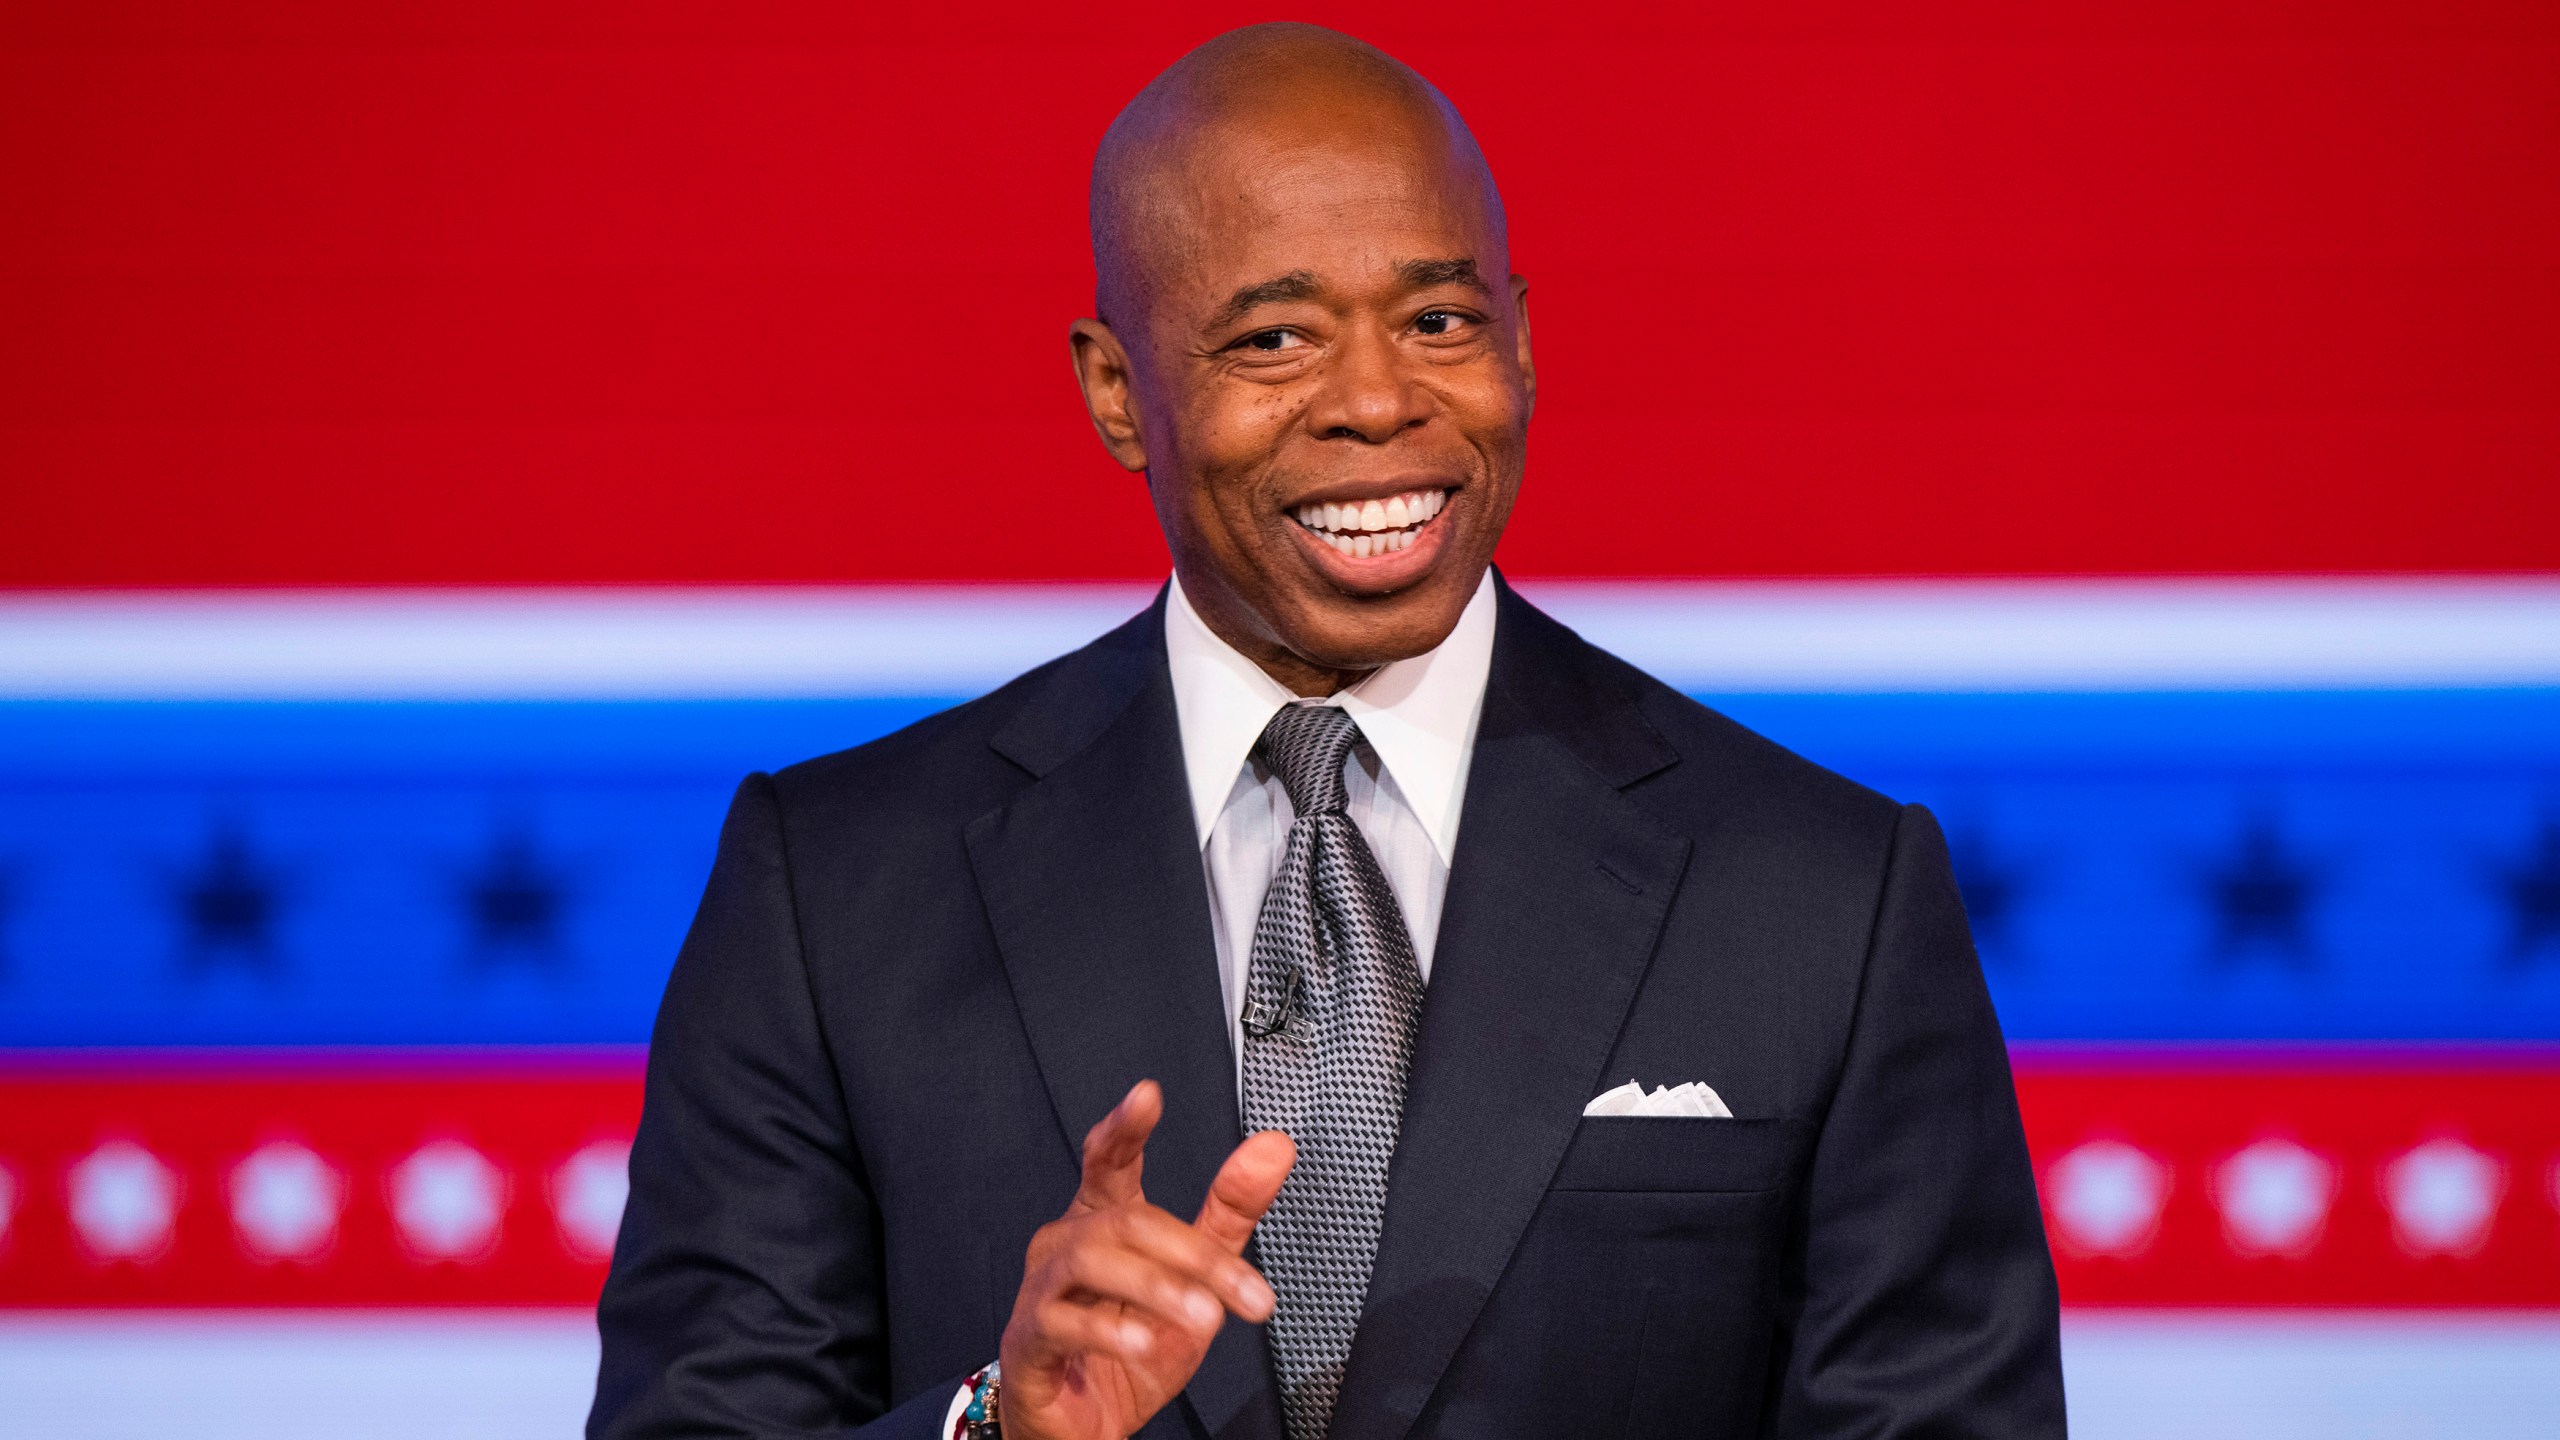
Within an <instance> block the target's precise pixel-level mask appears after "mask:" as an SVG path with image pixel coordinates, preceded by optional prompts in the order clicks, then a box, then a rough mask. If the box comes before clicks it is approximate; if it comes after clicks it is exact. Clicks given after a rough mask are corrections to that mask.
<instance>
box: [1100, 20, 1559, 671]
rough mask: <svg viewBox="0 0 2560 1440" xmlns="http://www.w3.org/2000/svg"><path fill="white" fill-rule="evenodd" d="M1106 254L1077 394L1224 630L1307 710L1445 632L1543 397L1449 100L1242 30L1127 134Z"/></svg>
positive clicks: (1364, 65) (1513, 483) (1106, 161)
mask: <svg viewBox="0 0 2560 1440" xmlns="http://www.w3.org/2000/svg"><path fill="white" fill-rule="evenodd" d="M1093 259H1094V268H1095V270H1096V271H1097V272H1098V275H1099V284H1098V287H1097V288H1098V291H1099V293H1098V295H1097V297H1096V298H1097V300H1098V302H1099V304H1100V306H1101V311H1102V313H1101V316H1100V318H1098V319H1086V320H1079V321H1077V322H1075V324H1074V325H1073V326H1071V327H1069V330H1070V344H1071V346H1072V348H1073V350H1074V356H1075V364H1076V378H1077V382H1078V383H1079V384H1080V385H1081V386H1082V387H1083V389H1084V396H1085V406H1086V409H1087V411H1088V413H1089V414H1090V415H1091V416H1092V418H1093V425H1094V431H1095V433H1096V434H1098V435H1099V436H1100V437H1101V438H1102V443H1103V445H1104V447H1105V448H1106V449H1108V450H1109V451H1110V452H1111V456H1112V458H1113V459H1115V460H1117V461H1118V462H1119V463H1120V464H1121V465H1123V466H1125V467H1127V468H1128V469H1130V470H1134V471H1139V472H1141V473H1143V474H1144V475H1145V476H1146V477H1147V490H1148V493H1149V495H1150V496H1151V497H1152V499H1153V501H1154V504H1155V509H1156V520H1157V523H1158V524H1159V525H1161V526H1162V527H1163V529H1164V536H1165V543H1166V546H1167V547H1168V548H1169V549H1170V550H1171V551H1172V552H1173V568H1174V573H1175V574H1176V575H1177V576H1179V577H1180V578H1181V581H1182V593H1183V595H1184V597H1185V598H1187V599H1188V600H1189V601H1190V602H1191V604H1192V606H1193V607H1194V608H1195V609H1196V610H1197V611H1198V612H1199V615H1200V617H1201V619H1202V620H1204V621H1206V622H1207V623H1208V626H1209V628H1210V629H1211V630H1213V631H1215V632H1216V633H1217V634H1218V635H1219V636H1220V637H1221V638H1223V639H1224V640H1225V641H1226V642H1227V643H1228V644H1229V645H1231V646H1233V647H1235V648H1236V649H1237V650H1238V651H1240V652H1241V653H1243V654H1245V655H1246V656H1248V657H1250V658H1251V659H1252V660H1253V661H1254V662H1255V663H1257V664H1259V665H1260V666H1261V667H1262V668H1263V670H1264V672H1265V673H1267V674H1269V675H1271V676H1272V677H1273V678H1275V679H1277V680H1279V681H1280V682H1281V683H1282V684H1284V685H1287V686H1289V687H1290V688H1292V689H1294V690H1296V691H1297V692H1298V693H1300V694H1305V695H1321V694H1325V693H1328V692H1329V691H1331V690H1333V689H1337V688H1339V687H1341V686H1343V685H1346V684H1350V683H1352V682H1353V681H1354V680H1356V679H1357V678H1358V677H1359V676H1360V675H1363V674H1365V673H1367V672H1368V671H1369V670H1371V669H1373V668H1374V667H1376V666H1378V665H1381V664H1383V663H1385V662H1387V661H1390V660H1395V659H1400V658H1403V657H1405V656H1411V655H1419V654H1422V653H1423V652H1424V651H1427V650H1429V649H1431V648H1432V647H1434V646H1436V645H1438V644H1439V643H1440V642H1441V641H1442V640H1444V639H1446V638H1447V637H1448V635H1449V632H1450V630H1451V628H1452V627H1453V626H1455V625H1456V624H1457V620H1458V616H1459V614H1460V613H1461V612H1463V611H1464V610H1465V608H1466V606H1467V605H1468V603H1469V602H1470V600H1471V599H1472V598H1473V597H1474V596H1475V594H1476V593H1477V591H1478V588H1479V586H1480V584H1481V582H1482V581H1483V579H1484V573H1485V567H1486V565H1487V564H1489V563H1490V562H1491V560H1492V558H1493V549H1494V545H1495V543H1496V542H1497V541H1499V540H1500V539H1501V537H1502V529H1503V526H1504V524H1505V523H1506V522H1507V521H1508V519H1509V517H1510V514H1511V504H1512V500H1513V498H1514V497H1515V496H1516V495H1517V494H1518V492H1519V487H1520V475H1521V470H1522V466H1523V463H1524V457H1525V455H1526V453H1527V442H1528V424H1529V414H1530V411H1531V409H1532V408H1533V407H1534V405H1535V402H1536V397H1537V381H1536V376H1535V373H1534V372H1533V370H1532V369H1531V366H1530V362H1529V312H1528V307H1527V295H1528V286H1527V282H1525V281H1523V280H1522V279H1521V278H1520V277H1519V276H1517V275H1515V274H1512V273H1511V251H1510V245H1509V243H1508V241H1507V240H1506V239H1505V237H1504V234H1503V221H1502V202H1501V199H1500V198H1499V197H1498V196H1497V195H1496V193H1495V191H1494V188H1493V177H1492V176H1491V175H1490V174H1488V173H1487V172H1486V169H1485V163H1484V156H1483V155H1482V153H1480V152H1479V151H1478V150H1477V149H1476V142H1475V140H1474V138H1473V137H1472V136H1470V135H1468V134H1467V127H1466V126H1465V124H1464V123H1462V122H1461V121H1460V120H1459V119H1458V115H1457V112H1456V111H1455V110H1453V109H1451V108H1450V106H1449V102H1448V101H1447V100H1445V99H1443V98H1441V95H1440V92H1439V91H1437V90H1434V89H1432V88H1431V86H1430V85H1428V84H1427V83H1425V82H1424V81H1423V79H1422V77H1421V76H1419V75H1416V74H1414V73H1413V72H1412V71H1411V70H1409V69H1406V68H1405V67H1404V66H1403V65H1401V64H1399V63H1397V62H1396V61H1395V60H1392V59H1390V58H1388V57H1387V56H1385V55H1383V54H1380V53H1379V52H1378V51H1377V50H1375V49H1372V48H1371V47H1369V46H1367V45H1363V44H1361V43H1360V42H1359V41H1357V40H1353V39H1351V38H1349V37H1348V36H1343V35H1337V34H1335V33H1334V32H1332V31H1330V30H1319V29H1317V28H1315V27H1314V26H1311V25H1257V26H1254V27H1252V28H1250V29H1246V30H1238V31H1235V32H1233V33H1232V34H1228V35H1222V36H1220V37H1219V38H1217V39H1215V40H1212V41H1210V42H1209V43H1208V44H1206V45H1203V46H1201V47H1200V48H1199V49H1197V50H1194V51H1192V52H1191V53H1190V54H1189V55H1186V56H1184V57H1183V58H1182V59H1181V60H1180V61H1178V62H1177V63H1176V64H1175V65H1174V66H1173V68H1172V69H1170V70H1167V71H1166V72H1164V74H1162V75H1160V76H1158V77H1156V80H1155V82H1154V83H1153V84H1151V85H1149V86H1148V87H1147V88H1146V89H1145V90H1144V91H1143V92H1141V93H1140V94H1139V96H1138V98H1137V99H1135V100H1133V101H1131V102H1130V103H1129V107H1128V108H1127V109H1126V110H1123V111H1122V112H1121V113H1120V118H1119V119H1118V120H1116V121H1114V122H1113V123H1112V126H1111V130H1110V133H1109V134H1108V135H1106V136H1104V137H1103V141H1102V149H1101V153H1100V154H1098V155H1097V156H1096V157H1095V159H1094V167H1093Z"/></svg>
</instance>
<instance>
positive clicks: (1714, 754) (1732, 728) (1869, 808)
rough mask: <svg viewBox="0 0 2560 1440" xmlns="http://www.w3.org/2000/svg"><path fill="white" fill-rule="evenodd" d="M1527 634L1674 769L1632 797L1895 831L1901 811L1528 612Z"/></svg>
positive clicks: (1573, 684) (1574, 684) (1578, 687)
mask: <svg viewBox="0 0 2560 1440" xmlns="http://www.w3.org/2000/svg"><path fill="white" fill-rule="evenodd" d="M1520 613H1521V617H1522V621H1523V623H1524V624H1526V625H1527V626H1530V627H1534V628H1536V629H1539V630H1541V631H1544V632H1546V633H1544V634H1542V635H1541V636H1540V637H1539V639H1538V649H1539V652H1540V654H1541V655H1542V656H1543V657H1545V658H1546V659H1547V660H1548V662H1549V663H1550V664H1555V665H1558V666H1561V667H1563V668H1564V669H1565V670H1566V671H1567V672H1568V673H1567V674H1565V675H1563V676H1560V677H1558V678H1559V679H1561V680H1562V681H1564V683H1565V685H1567V686H1569V687H1570V688H1571V689H1572V690H1574V691H1578V692H1580V693H1582V694H1583V695H1586V696H1589V697H1592V698H1593V699H1595V700H1597V699H1602V698H1604V697H1615V698H1617V699H1620V700H1621V701H1622V702H1623V703H1625V704H1628V705H1631V706H1632V707H1633V708H1634V710H1635V711H1636V713H1637V714H1638V715H1640V716H1642V717H1643V721H1644V723H1645V725H1647V726H1648V727H1650V729H1651V730H1652V732H1653V733H1654V734H1655V735H1657V736H1659V737H1660V739H1661V742H1662V744H1663V745H1664V746H1665V747H1667V748H1668V750H1669V751H1670V752H1672V753H1673V754H1675V755H1676V756H1677V757H1678V759H1677V762H1676V763H1674V764H1671V765H1668V766H1665V767H1662V768H1661V769H1659V770H1657V771H1655V772H1654V773H1652V774H1650V775H1648V776H1646V777H1645V778H1644V779H1642V780H1640V781H1639V782H1637V784H1636V785H1635V786H1634V787H1633V791H1632V792H1631V793H1634V794H1637V795H1639V796H1642V797H1645V798H1646V799H1649V800H1651V801H1652V802H1653V803H1654V804H1655V805H1656V806H1659V805H1661V804H1664V803H1671V804H1677V805H1681V806H1683V807H1699V806H1707V807H1713V808H1714V809H1715V811H1716V812H1717V813H1718V814H1719V815H1720V816H1722V817H1724V818H1726V819H1730V818H1733V817H1734V816H1736V815H1750V816H1756V817H1762V818H1764V819H1766V820H1769V821H1771V822H1778V823H1790V824H1796V825H1807V824H1810V825H1815V826H1833V825H1837V826H1847V827H1849V828H1851V829H1852V830H1854V831H1856V832H1859V833H1861V834H1871V833H1873V832H1875V831H1876V830H1878V829H1879V828H1881V829H1883V830H1885V831H1888V832H1889V831H1890V829H1891V828H1892V826H1893V825H1894V824H1895V822H1896V820H1897V818H1898V816H1899V814H1900V811H1901V808H1902V807H1901V805H1900V804H1899V803H1898V802H1896V801H1894V800H1893V799H1891V798H1889V797H1887V796H1885V795H1882V794H1880V793H1878V792H1877V791H1875V790H1873V789H1870V788H1869V787H1867V786H1865V785H1862V784H1860V783H1858V782H1857V781H1855V780H1852V779H1849V778H1848V777H1847V776H1844V775H1841V774H1839V773H1838V772H1837V771H1834V770H1831V769H1829V768H1827V767H1825V766H1822V765H1820V764H1817V763H1815V762H1814V761H1812V760H1808V759H1806V758H1805V757H1804V756H1802V755H1799V754H1797V753H1796V752H1795V751H1793V750H1790V749H1788V748H1787V747H1786V746H1784V745H1782V744H1780V743H1778V742H1777V741H1775V740H1772V739H1770V738H1769V737H1767V736H1765V735H1762V734H1760V733H1759V732H1758V731H1755V730H1753V729H1751V728H1750V727H1748V726H1746V725H1744V724H1742V723H1741V722H1739V721H1737V720H1735V719H1733V718H1732V717H1730V716H1728V715H1726V714H1724V713H1723V712H1722V711H1720V710H1717V709H1715V708H1714V707H1712V706H1710V705H1707V704H1705V703H1703V702H1701V701H1699V700H1696V699H1694V698H1692V697H1690V696H1688V695H1686V694H1683V693H1681V692H1680V691H1678V690H1675V689H1673V688H1672V687H1671V686H1669V685H1666V684H1664V683H1663V682H1662V681H1660V680H1657V679H1655V678H1654V677H1653V676H1652V675H1651V674H1649V673H1647V672H1646V671H1643V670H1640V669H1638V668H1637V667H1636V666H1634V665H1631V664H1629V663H1628V662H1626V661H1625V660H1622V659H1620V658H1618V657H1617V656H1615V655H1613V654H1610V653H1609V652H1608V651H1606V650H1603V649H1601V648H1600V647H1599V646H1597V645H1594V644H1592V643H1590V642H1589V641H1587V640H1585V639H1583V638H1582V637H1581V636H1580V635H1578V634H1576V633H1575V632H1573V631H1572V630H1571V629H1570V628H1568V627H1566V626H1565V625H1564V624H1563V623H1562V622H1560V621H1557V620H1555V619H1554V618H1553V617H1551V616H1548V615H1546V614H1545V613H1544V612H1541V611H1538V610H1537V609H1535V608H1534V607H1531V606H1527V605H1525V604H1524V605H1522V606H1521V607H1520Z"/></svg>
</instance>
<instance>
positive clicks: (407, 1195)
mask: <svg viewBox="0 0 2560 1440" xmlns="http://www.w3.org/2000/svg"><path fill="white" fill-rule="evenodd" d="M390 1192H391V1194H390V1198H391V1218H392V1221H393V1223H394V1225H396V1226H397V1228H398V1230H399V1232H400V1241H401V1243H402V1244H403V1245H405V1246H407V1247H408V1250H409V1252H410V1253H411V1254H413V1255H415V1256H417V1257H418V1258H420V1259H423V1260H481V1259H485V1258H487V1256H488V1254H489V1252H490V1251H492V1250H494V1249H496V1248H497V1244H498V1224H499V1222H500V1221H501V1220H503V1219H504V1218H505V1217H506V1212H507V1177H506V1173H505V1172H504V1171H502V1170H500V1169H499V1168H498V1167H497V1166H496V1165H494V1164H492V1163H490V1160H489V1157H488V1156H486V1155H483V1154H481V1153H480V1152H479V1151H477V1150H474V1149H472V1148H471V1147H470V1146H468V1145H465V1144H463V1143H462V1142H461V1141H459V1140H436V1141H431V1142H429V1143H428V1144H425V1145H422V1146H420V1147H418V1149H417V1151H416V1152H415V1153H413V1154H412V1155H410V1156H409V1158H408V1159H406V1160H403V1161H401V1162H400V1164H399V1165H398V1166H397V1167H396V1168H395V1169H393V1170H392V1172H391V1176H390Z"/></svg>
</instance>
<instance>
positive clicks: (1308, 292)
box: [1206, 270, 1319, 330]
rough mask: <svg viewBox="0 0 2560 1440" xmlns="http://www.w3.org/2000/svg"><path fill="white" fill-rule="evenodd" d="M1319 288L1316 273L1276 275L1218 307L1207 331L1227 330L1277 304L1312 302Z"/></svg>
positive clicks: (1241, 291) (1228, 298)
mask: <svg viewBox="0 0 2560 1440" xmlns="http://www.w3.org/2000/svg"><path fill="white" fill-rule="evenodd" d="M1318 288H1319V287H1318V285H1317V284H1316V277H1315V272H1313V271H1311V270H1292V271H1290V272H1289V273H1288V274H1286V275H1275V276H1273V277H1271V278H1270V279H1268V280H1264V281H1262V282H1260V283H1258V284H1253V285H1247V286H1246V287H1244V288H1243V289H1241V290H1238V291H1237V292H1236V293H1234V294H1233V295H1230V296H1228V297H1227V303H1226V304H1224V305H1221V306H1219V307H1218V313H1217V314H1215V315H1212V316H1210V317H1209V323H1208V325H1207V327H1206V328H1208V329H1211V330H1224V329H1225V328H1227V327H1228V326H1230V325H1233V324H1234V323H1236V322H1237V321H1238V320H1241V319H1243V318H1244V317H1245V316H1246V315H1248V314H1250V313H1252V312H1253V310H1254V309H1255V308H1256V307H1258V306H1262V305H1269V304H1272V303H1274V302H1275V301H1280V300H1312V299H1314V298H1315V297H1316V292H1317V290H1318Z"/></svg>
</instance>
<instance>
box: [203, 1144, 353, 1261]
mask: <svg viewBox="0 0 2560 1440" xmlns="http://www.w3.org/2000/svg"><path fill="white" fill-rule="evenodd" d="M229 1188H230V1192H231V1225H232V1228H233V1229H234V1230H235V1231H237V1232H238V1234H239V1236H240V1244H241V1248H243V1249H245V1250H247V1251H248V1252H249V1254H250V1255H251V1256H253V1257H255V1258H257V1259H260V1260H312V1259H316V1258H318V1257H319V1256H320V1255H321V1254H323V1253H325V1252H326V1251H327V1250H328V1248H329V1244H330V1242H331V1241H332V1240H335V1239H336V1238H337V1233H338V1215H339V1212H340V1211H341V1210H343V1209H344V1208H345V1207H346V1193H347V1182H346V1177H344V1176H342V1175H340V1174H339V1173H338V1171H337V1168H336V1167H335V1166H332V1165H331V1164H330V1163H329V1162H328V1161H326V1160H323V1159H321V1158H320V1157H319V1156H318V1155H316V1154H314V1153H313V1152H312V1151H311V1150H309V1149H308V1148H306V1147H304V1146H301V1145H296V1144H294V1143H292V1142H291V1141H286V1140H277V1141H270V1142H269V1143H267V1144H265V1145H261V1146H259V1147H258V1148H257V1149H256V1150H253V1151H251V1152H250V1153H249V1155H248V1157H247V1158H245V1159H243V1160H242V1161H241V1162H240V1163H239V1164H238V1165H235V1166H233V1167H232V1170H231V1184H230V1187H229Z"/></svg>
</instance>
